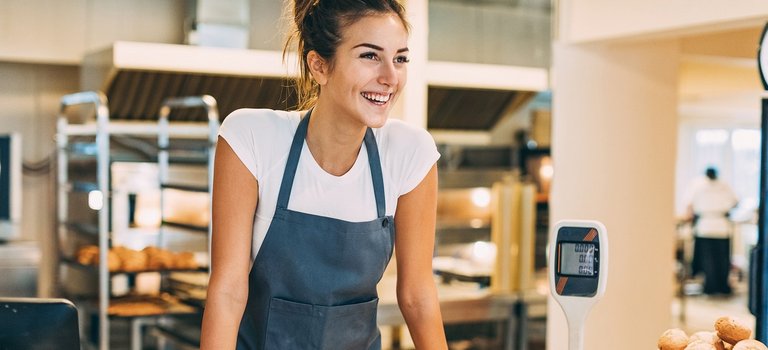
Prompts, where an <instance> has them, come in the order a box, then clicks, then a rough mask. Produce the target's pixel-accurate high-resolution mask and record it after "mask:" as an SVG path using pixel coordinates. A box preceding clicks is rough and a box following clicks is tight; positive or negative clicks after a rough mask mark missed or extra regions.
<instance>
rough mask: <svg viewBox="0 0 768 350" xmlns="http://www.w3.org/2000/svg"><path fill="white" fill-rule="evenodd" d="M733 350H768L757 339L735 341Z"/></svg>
mask: <svg viewBox="0 0 768 350" xmlns="http://www.w3.org/2000/svg"><path fill="white" fill-rule="evenodd" d="M733 350H768V347H766V346H765V344H763V343H761V342H759V341H757V340H754V339H745V340H742V341H740V342H738V343H736V345H734V346H733Z"/></svg>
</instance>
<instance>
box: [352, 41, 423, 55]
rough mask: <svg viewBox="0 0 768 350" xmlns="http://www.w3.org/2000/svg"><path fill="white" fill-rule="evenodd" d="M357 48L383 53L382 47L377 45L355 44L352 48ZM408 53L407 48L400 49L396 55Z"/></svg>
mask: <svg viewBox="0 0 768 350" xmlns="http://www.w3.org/2000/svg"><path fill="white" fill-rule="evenodd" d="M358 47H367V48H370V49H373V50H377V51H384V48H383V47H381V46H379V45H374V44H370V43H362V44H357V45H355V46H354V47H352V48H353V49H355V48H358ZM408 51H409V50H408V48H407V47H404V48H402V49H398V50H397V53H401V52H408Z"/></svg>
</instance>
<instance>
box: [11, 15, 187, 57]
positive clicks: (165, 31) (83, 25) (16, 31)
mask: <svg viewBox="0 0 768 350" xmlns="http://www.w3.org/2000/svg"><path fill="white" fill-rule="evenodd" d="M184 6H185V1H154V0H132V1H121V0H3V1H0V61H21V62H45V63H56V64H79V63H80V60H81V59H82V57H83V54H84V53H86V52H89V51H92V50H97V49H101V48H103V47H106V46H108V45H109V44H111V43H112V42H113V41H115V40H132V41H148V42H160V43H181V42H182V39H183V20H184V14H185V12H184Z"/></svg>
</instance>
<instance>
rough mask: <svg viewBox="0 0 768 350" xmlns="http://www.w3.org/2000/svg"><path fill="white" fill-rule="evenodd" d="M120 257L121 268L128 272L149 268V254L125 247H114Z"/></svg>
mask: <svg viewBox="0 0 768 350" xmlns="http://www.w3.org/2000/svg"><path fill="white" fill-rule="evenodd" d="M112 249H113V251H114V252H115V253H116V254H117V256H119V257H120V269H121V270H123V271H128V272H135V271H142V270H146V269H147V255H146V254H144V252H140V251H137V250H133V249H128V248H125V247H115V248H112Z"/></svg>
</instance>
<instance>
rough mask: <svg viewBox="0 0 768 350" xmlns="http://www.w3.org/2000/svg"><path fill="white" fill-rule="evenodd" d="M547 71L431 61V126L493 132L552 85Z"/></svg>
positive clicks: (428, 81)
mask: <svg viewBox="0 0 768 350" xmlns="http://www.w3.org/2000/svg"><path fill="white" fill-rule="evenodd" d="M548 79H549V78H548V73H547V71H546V70H545V69H541V68H529V67H511V66H500V65H489V64H473V63H457V62H439V61H430V62H429V63H428V64H427V84H428V86H429V90H428V96H429V98H428V100H427V101H428V102H427V127H428V128H429V129H430V130H462V131H489V130H491V129H493V128H494V127H495V126H496V125H497V124H498V123H499V122H500V121H501V120H502V119H504V118H505V117H510V116H512V115H514V113H515V111H517V110H518V109H520V108H521V107H523V106H525V105H526V104H527V103H528V102H529V101H530V100H531V99H533V98H534V97H535V96H536V94H537V93H538V92H540V91H545V90H547V89H548V88H549V86H548Z"/></svg>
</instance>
